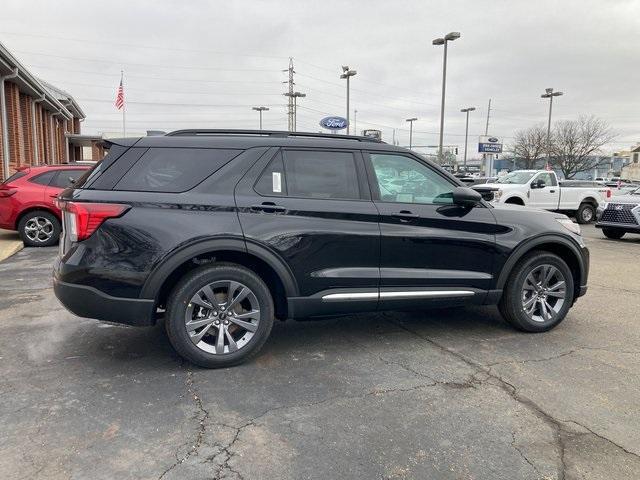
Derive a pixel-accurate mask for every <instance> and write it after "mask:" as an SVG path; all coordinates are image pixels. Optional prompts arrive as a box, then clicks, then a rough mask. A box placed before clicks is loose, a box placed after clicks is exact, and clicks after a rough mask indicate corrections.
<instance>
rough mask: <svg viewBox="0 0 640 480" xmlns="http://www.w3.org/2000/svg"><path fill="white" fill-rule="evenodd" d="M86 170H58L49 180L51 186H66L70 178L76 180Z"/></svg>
mask: <svg viewBox="0 0 640 480" xmlns="http://www.w3.org/2000/svg"><path fill="white" fill-rule="evenodd" d="M85 171H86V170H58V175H57V176H56V178H54V179H53V182H51V184H50V186H51V187H58V188H67V187H70V186H71V184H72V180H74V181H75V180H78V178H80V177H81V176H82V174H83V173H84V172H85Z"/></svg>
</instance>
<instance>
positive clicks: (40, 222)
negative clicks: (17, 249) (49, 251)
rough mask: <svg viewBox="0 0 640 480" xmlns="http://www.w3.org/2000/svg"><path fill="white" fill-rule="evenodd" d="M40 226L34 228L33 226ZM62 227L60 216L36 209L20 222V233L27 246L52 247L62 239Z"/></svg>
mask: <svg viewBox="0 0 640 480" xmlns="http://www.w3.org/2000/svg"><path fill="white" fill-rule="evenodd" d="M34 226H35V227H36V229H37V228H40V230H34V229H33V227H34ZM61 231H62V227H61V225H60V221H59V220H58V218H57V217H56V216H55V215H54V214H53V213H50V212H47V211H46V210H34V211H32V212H29V213H27V214H26V215H24V216H23V217H22V218H21V219H20V222H18V233H19V234H20V239H21V240H22V242H23V243H24V245H25V246H26V247H51V246H52V245H57V244H58V241H59V240H60V232H61Z"/></svg>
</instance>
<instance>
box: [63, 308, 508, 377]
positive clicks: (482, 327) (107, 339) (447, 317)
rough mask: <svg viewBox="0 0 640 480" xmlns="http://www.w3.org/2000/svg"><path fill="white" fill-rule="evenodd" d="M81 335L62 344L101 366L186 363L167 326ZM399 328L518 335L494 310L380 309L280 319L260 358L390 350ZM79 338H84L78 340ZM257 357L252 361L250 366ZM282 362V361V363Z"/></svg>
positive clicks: (90, 329)
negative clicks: (355, 349) (326, 351)
mask: <svg viewBox="0 0 640 480" xmlns="http://www.w3.org/2000/svg"><path fill="white" fill-rule="evenodd" d="M79 328H80V329H81V334H80V335H72V336H69V337H68V338H67V339H66V340H65V343H67V345H60V347H61V349H62V350H63V351H67V352H73V353H72V354H71V355H67V358H75V357H78V358H83V359H84V360H83V361H84V362H85V364H86V363H90V364H92V365H91V366H92V368H96V369H98V370H108V371H113V372H115V371H119V370H121V369H124V370H127V369H128V368H134V369H135V368H141V365H142V364H144V367H143V368H144V369H145V370H147V369H149V370H151V369H157V368H162V369H168V370H173V369H180V368H182V367H184V364H185V362H184V361H183V360H182V359H181V358H180V357H179V356H178V355H177V354H176V353H175V352H174V350H173V349H172V347H171V345H170V343H169V341H168V339H167V336H166V333H165V331H164V324H163V322H162V321H159V322H158V324H157V325H156V326H154V327H148V328H137V327H124V326H119V325H112V324H107V323H103V322H83V323H82V326H81V327H79ZM400 331H405V333H406V332H407V331H410V332H414V333H416V334H418V335H419V336H421V337H434V338H439V337H443V336H451V335H455V336H460V337H463V338H464V337H468V340H470V341H471V340H472V339H473V338H474V337H478V336H481V337H482V338H483V339H490V338H491V337H496V338H500V337H503V336H505V335H513V334H516V332H514V330H513V329H512V328H511V327H509V326H508V325H507V324H506V323H505V322H504V321H503V320H502V319H501V318H500V317H499V314H498V313H497V311H496V310H495V309H494V308H485V307H483V308H460V307H456V308H449V309H444V308H439V309H432V310H423V311H407V312H380V313H371V314H358V315H349V316H340V317H332V318H324V319H313V320H309V321H302V322H298V321H287V322H280V321H276V323H275V325H274V328H273V330H272V333H271V337H270V338H269V340H268V341H267V343H266V345H265V347H264V348H263V350H262V351H261V352H260V353H258V355H257V357H256V359H257V361H258V362H259V361H260V357H261V356H263V355H265V356H268V357H269V358H272V359H273V358H279V359H281V360H285V358H290V357H291V356H292V355H294V354H295V355H305V352H308V351H314V352H317V351H321V350H323V349H325V347H327V346H328V345H330V346H331V350H335V349H336V348H343V349H345V351H346V350H347V349H349V348H350V347H352V346H353V345H354V343H357V344H359V345H360V346H361V347H363V348H367V347H368V346H374V345H375V346H379V343H380V338H381V337H385V339H386V341H387V342H390V343H387V347H388V348H389V349H390V350H395V349H398V350H401V349H402V348H403V346H402V343H403V342H404V341H405V340H404V337H403V336H397V335H396V336H394V335H393V333H398V332H400ZM78 338H80V339H81V341H80V342H78ZM256 359H254V360H251V361H249V362H248V364H252V363H253V362H255V361H256ZM278 363H279V362H278Z"/></svg>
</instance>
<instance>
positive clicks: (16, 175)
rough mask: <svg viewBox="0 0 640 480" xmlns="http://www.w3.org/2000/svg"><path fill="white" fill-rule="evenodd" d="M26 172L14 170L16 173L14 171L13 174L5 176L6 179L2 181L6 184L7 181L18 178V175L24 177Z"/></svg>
mask: <svg viewBox="0 0 640 480" xmlns="http://www.w3.org/2000/svg"><path fill="white" fill-rule="evenodd" d="M26 174H27V172H25V171H21V172H16V173H14V174H13V175H11V176H10V177H9V178H7V179H6V180H5V181H4V182H2V183H4V184H5V185H6V184H7V183H11V182H13V181H14V180H17V179H19V178H20V177H24V176H25V175H26Z"/></svg>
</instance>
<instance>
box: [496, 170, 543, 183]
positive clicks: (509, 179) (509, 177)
mask: <svg viewBox="0 0 640 480" xmlns="http://www.w3.org/2000/svg"><path fill="white" fill-rule="evenodd" d="M535 174H536V172H511V173H507V174H506V175H505V176H504V177H500V178H498V180H496V183H513V184H517V185H523V184H525V183H527V182H528V181H529V180H531V177H533V176H534V175H535Z"/></svg>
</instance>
